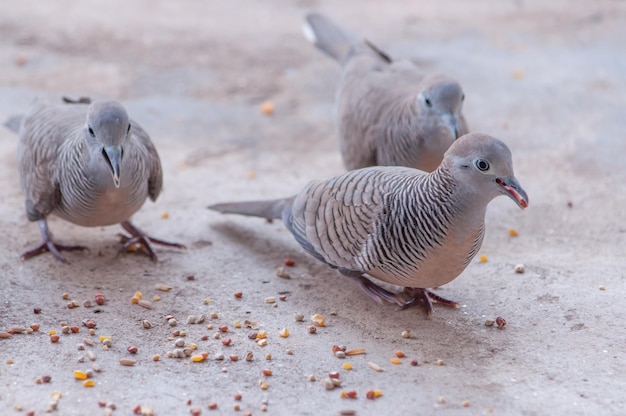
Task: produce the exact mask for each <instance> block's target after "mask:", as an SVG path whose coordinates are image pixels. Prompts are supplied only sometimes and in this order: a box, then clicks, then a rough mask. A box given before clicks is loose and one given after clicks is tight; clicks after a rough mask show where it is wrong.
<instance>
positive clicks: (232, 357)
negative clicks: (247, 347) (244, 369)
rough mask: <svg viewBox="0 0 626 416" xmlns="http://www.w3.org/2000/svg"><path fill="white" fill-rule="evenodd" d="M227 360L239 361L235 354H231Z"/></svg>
mask: <svg viewBox="0 0 626 416" xmlns="http://www.w3.org/2000/svg"><path fill="white" fill-rule="evenodd" d="M228 358H230V361H239V356H238V355H237V354H231V355H229V356H228Z"/></svg>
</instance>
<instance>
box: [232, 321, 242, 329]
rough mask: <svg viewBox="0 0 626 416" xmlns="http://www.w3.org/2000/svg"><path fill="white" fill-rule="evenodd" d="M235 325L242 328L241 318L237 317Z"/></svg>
mask: <svg viewBox="0 0 626 416" xmlns="http://www.w3.org/2000/svg"><path fill="white" fill-rule="evenodd" d="M233 326H234V327H235V328H237V329H240V328H241V319H237V320H236V321H235V322H233Z"/></svg>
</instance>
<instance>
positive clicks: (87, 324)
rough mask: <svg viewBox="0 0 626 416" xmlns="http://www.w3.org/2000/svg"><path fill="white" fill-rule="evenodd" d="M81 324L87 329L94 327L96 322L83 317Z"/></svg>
mask: <svg viewBox="0 0 626 416" xmlns="http://www.w3.org/2000/svg"><path fill="white" fill-rule="evenodd" d="M83 325H85V326H86V327H87V328H89V329H92V328H95V327H96V325H97V324H96V323H95V322H94V321H93V320H91V319H85V320H83Z"/></svg>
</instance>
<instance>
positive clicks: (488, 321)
mask: <svg viewBox="0 0 626 416" xmlns="http://www.w3.org/2000/svg"><path fill="white" fill-rule="evenodd" d="M495 323H496V321H495V320H493V319H491V318H488V319H485V326H493V324H495Z"/></svg>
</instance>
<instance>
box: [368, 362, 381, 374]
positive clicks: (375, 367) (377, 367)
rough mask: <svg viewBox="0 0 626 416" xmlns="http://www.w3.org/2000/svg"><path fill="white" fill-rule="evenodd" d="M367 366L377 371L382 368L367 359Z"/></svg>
mask: <svg viewBox="0 0 626 416" xmlns="http://www.w3.org/2000/svg"><path fill="white" fill-rule="evenodd" d="M367 366H368V367H369V368H371V369H372V370H374V371H378V372H381V371H383V368H382V367H381V366H379V365H378V364H376V363H373V362H371V361H368V363H367Z"/></svg>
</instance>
